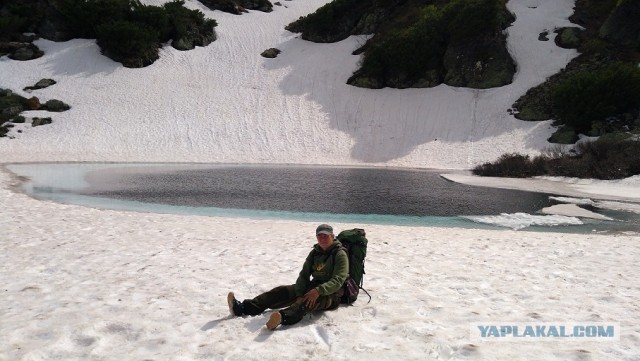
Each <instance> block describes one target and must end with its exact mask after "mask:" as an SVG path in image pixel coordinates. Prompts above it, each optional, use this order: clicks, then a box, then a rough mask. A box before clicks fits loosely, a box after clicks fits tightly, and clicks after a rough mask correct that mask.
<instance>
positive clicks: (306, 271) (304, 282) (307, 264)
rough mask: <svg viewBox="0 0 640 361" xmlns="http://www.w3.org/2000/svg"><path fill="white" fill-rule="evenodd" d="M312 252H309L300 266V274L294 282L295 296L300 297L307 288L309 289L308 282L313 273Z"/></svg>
mask: <svg viewBox="0 0 640 361" xmlns="http://www.w3.org/2000/svg"><path fill="white" fill-rule="evenodd" d="M313 252H314V251H313V250H311V252H309V255H308V256H307V258H306V259H305V261H304V264H303V265H302V270H300V274H298V279H297V280H296V287H295V289H296V296H297V297H301V296H302V295H304V294H305V292H306V290H307V287H309V282H310V281H309V280H310V278H311V272H313V270H312V269H313V265H312V263H313Z"/></svg>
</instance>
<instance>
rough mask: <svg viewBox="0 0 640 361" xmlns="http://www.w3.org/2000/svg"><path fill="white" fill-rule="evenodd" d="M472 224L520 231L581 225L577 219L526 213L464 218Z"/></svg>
mask: <svg viewBox="0 0 640 361" xmlns="http://www.w3.org/2000/svg"><path fill="white" fill-rule="evenodd" d="M464 218H467V219H470V220H472V221H474V222H478V223H484V224H491V225H495V226H500V227H506V228H511V229H516V230H517V229H522V228H526V227H530V226H562V225H582V224H583V223H582V221H581V220H580V219H579V218H577V217H568V216H561V215H546V216H538V215H533V214H528V213H511V214H508V213H502V214H500V215H497V216H496V215H492V216H467V217H464Z"/></svg>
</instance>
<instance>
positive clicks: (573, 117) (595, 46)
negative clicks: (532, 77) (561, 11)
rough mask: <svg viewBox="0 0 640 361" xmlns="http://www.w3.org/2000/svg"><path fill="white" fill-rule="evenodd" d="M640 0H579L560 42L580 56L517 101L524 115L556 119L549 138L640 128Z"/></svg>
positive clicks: (516, 108)
mask: <svg viewBox="0 0 640 361" xmlns="http://www.w3.org/2000/svg"><path fill="white" fill-rule="evenodd" d="M638 19H640V1H638V0H620V1H618V0H607V1H596V0H577V1H576V7H575V13H574V14H573V16H572V17H571V18H570V20H571V21H572V22H573V23H575V24H577V25H579V26H580V27H570V28H562V29H557V30H556V32H557V34H558V35H557V36H556V40H555V41H556V44H557V45H559V46H561V47H565V48H574V49H577V50H578V51H579V52H580V56H578V57H576V58H575V59H573V60H572V61H571V62H570V63H569V64H568V65H567V67H566V68H565V69H563V70H562V71H561V72H560V73H558V74H556V75H554V76H552V77H550V78H549V79H548V80H547V81H546V82H544V83H543V84H540V85H539V86H537V87H535V88H532V89H530V90H529V91H528V92H527V93H526V94H525V95H524V96H522V97H521V98H520V99H518V100H517V101H516V103H515V104H514V106H513V109H514V111H515V116H516V117H517V118H519V119H523V120H547V119H556V121H557V123H558V124H559V125H562V126H561V127H560V128H559V130H558V132H557V133H556V134H555V135H554V136H553V137H552V138H551V139H550V140H551V141H552V142H557V143H573V142H575V141H576V140H577V139H578V134H579V133H583V134H588V135H592V136H599V135H602V134H606V133H612V132H628V133H639V132H640V69H639V68H638V64H640V22H639V21H638Z"/></svg>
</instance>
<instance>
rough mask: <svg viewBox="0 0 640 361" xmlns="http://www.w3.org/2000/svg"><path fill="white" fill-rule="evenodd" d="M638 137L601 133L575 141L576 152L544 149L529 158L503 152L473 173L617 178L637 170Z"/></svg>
mask: <svg viewBox="0 0 640 361" xmlns="http://www.w3.org/2000/svg"><path fill="white" fill-rule="evenodd" d="M638 154H640V140H637V139H635V140H634V138H633V137H611V136H609V137H602V138H601V139H599V140H597V141H594V142H583V143H579V144H578V146H577V147H576V153H567V152H553V153H552V152H548V153H547V154H542V155H539V156H536V157H533V158H530V157H529V156H527V155H521V154H515V153H512V154H505V155H502V156H501V157H500V158H499V159H498V160H497V161H495V162H493V163H485V164H482V165H479V166H477V167H475V168H474V169H473V170H472V172H473V174H475V175H480V176H489V177H513V178H523V177H532V176H540V175H548V176H559V177H576V178H596V179H620V178H627V177H631V176H634V175H638V174H640V157H638Z"/></svg>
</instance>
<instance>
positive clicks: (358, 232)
mask: <svg viewBox="0 0 640 361" xmlns="http://www.w3.org/2000/svg"><path fill="white" fill-rule="evenodd" d="M365 236H366V233H365V231H364V229H361V228H354V229H348V230H344V231H342V232H340V233H339V234H338V236H337V237H336V239H337V240H338V241H340V243H342V247H341V248H340V249H344V250H345V251H346V252H347V256H348V258H349V277H347V280H346V281H345V282H344V285H343V286H342V289H343V294H342V297H341V302H342V303H347V304H351V303H353V302H355V300H356V299H357V298H358V293H359V291H360V290H363V291H364V293H366V294H367V296H369V302H371V295H370V294H369V292H367V290H365V289H364V288H362V283H363V278H364V274H365V272H364V259H365V257H367V243H368V241H367V238H366V237H365ZM337 251H338V249H336V250H335V251H334V257H335V253H336V252H337ZM367 303H368V302H367Z"/></svg>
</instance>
